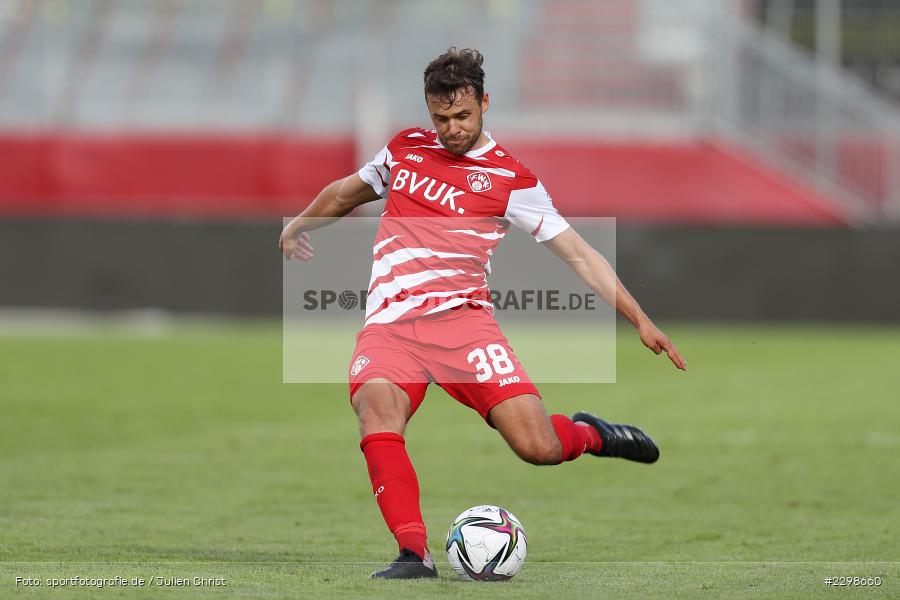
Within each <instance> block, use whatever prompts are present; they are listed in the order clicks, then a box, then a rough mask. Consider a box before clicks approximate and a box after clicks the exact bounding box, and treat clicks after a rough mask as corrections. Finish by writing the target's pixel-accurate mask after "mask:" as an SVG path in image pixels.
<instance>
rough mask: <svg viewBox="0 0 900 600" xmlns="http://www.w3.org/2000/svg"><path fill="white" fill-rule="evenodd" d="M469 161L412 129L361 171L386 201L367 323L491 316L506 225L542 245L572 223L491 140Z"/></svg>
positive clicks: (428, 132) (432, 135)
mask: <svg viewBox="0 0 900 600" xmlns="http://www.w3.org/2000/svg"><path fill="white" fill-rule="evenodd" d="M485 135H486V136H487V137H488V140H489V141H488V143H487V144H485V145H484V146H482V147H481V148H478V149H477V150H472V151H470V152H467V153H466V154H464V155H456V154H453V153H451V152H449V151H448V150H446V149H445V148H444V147H443V146H442V145H441V143H440V141H439V140H438V139H437V134H436V133H435V131H433V130H426V129H407V130H405V131H401V132H400V133H398V134H397V135H396V136H394V138H393V139H392V140H391V141H390V142H388V145H387V146H385V147H384V148H383V149H382V150H381V152H379V153H378V154H377V155H376V156H375V158H374V159H373V160H372V161H371V162H369V163H366V165H365V166H364V167H363V168H362V169H360V170H359V176H360V177H361V178H362V180H363V181H365V182H366V183H368V184H369V185H371V186H372V188H373V189H374V190H375V191H376V192H377V193H378V194H379V195H380V196H381V197H382V198H387V203H386V205H385V211H384V213H382V216H381V222H380V224H379V228H378V233H377V234H376V237H375V244H374V247H373V248H372V253H373V260H374V262H373V265H372V278H371V280H370V281H369V291H368V300H367V302H366V325H372V324H379V323H381V324H383V323H392V322H395V321H398V320H401V319H410V318H415V317H420V316H423V315H429V314H434V313H438V312H441V311H444V310H449V309H453V308H458V307H461V306H463V305H466V306H468V307H473V308H483V309H484V310H486V311H488V312H492V309H493V307H492V306H491V303H490V291H489V288H488V284H487V280H486V276H487V275H488V274H490V257H491V254H492V253H493V250H494V248H495V247H496V246H497V244H498V243H499V242H500V240H501V239H503V237H504V236H505V235H506V233H507V230H508V228H509V224H513V225H516V226H517V227H520V228H522V229H524V230H525V231H527V232H528V233H530V234H531V236H532V237H533V238H534V239H535V240H537V241H538V242H543V241H546V240H549V239H552V238H553V237H555V236H557V235H559V234H560V233H562V232H563V231H565V230H566V229H567V228H568V227H569V225H568V223H566V221H565V220H564V219H563V218H562V217H561V216H560V215H559V213H558V212H557V211H556V209H555V208H554V207H553V203H552V201H551V199H550V196H549V195H548V194H547V191H546V190H545V189H544V186H543V185H541V182H540V181H538V179H537V177H535V176H534V174H533V173H532V172H531V171H529V170H528V169H527V168H526V167H525V166H524V165H522V163H520V162H519V161H517V160H516V159H515V158H513V157H512V156H510V154H509V153H508V152H507V151H506V150H505V149H503V148H502V147H501V146H499V145H498V144H497V142H495V141H494V140H493V139H491V138H490V134H488V133H487V132H485Z"/></svg>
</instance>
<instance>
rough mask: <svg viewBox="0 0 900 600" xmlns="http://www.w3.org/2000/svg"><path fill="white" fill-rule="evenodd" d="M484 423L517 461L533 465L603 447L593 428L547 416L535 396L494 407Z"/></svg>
mask: <svg viewBox="0 0 900 600" xmlns="http://www.w3.org/2000/svg"><path fill="white" fill-rule="evenodd" d="M487 419H488V422H489V423H490V424H491V425H493V426H494V428H496V429H497V431H499V432H500V435H502V436H503V439H504V440H506V443H507V444H509V447H510V448H511V449H512V450H513V452H515V453H516V454H517V455H518V456H519V458H521V459H522V460H524V461H526V462H529V463H531V464H534V465H557V464H559V463H561V462H565V461H570V460H575V459H576V458H578V457H579V456H581V455H582V454H583V453H584V452H585V451H589V452H591V451H599V450H600V447H601V445H602V440H601V439H600V436H599V435H598V433H597V432H596V431H595V430H594V429H593V428H591V427H588V426H586V425H584V424H578V423H575V422H573V421H572V420H571V419H570V418H569V417H567V416H565V415H552V416H548V415H547V411H546V410H545V409H544V405H543V403H542V402H541V399H540V397H538V396H537V395H535V394H520V395H518V396H513V397H512V398H507V399H505V400H503V401H502V402H500V403H498V404H495V405H494V406H493V408H491V409H490V411H489V413H488V417H487Z"/></svg>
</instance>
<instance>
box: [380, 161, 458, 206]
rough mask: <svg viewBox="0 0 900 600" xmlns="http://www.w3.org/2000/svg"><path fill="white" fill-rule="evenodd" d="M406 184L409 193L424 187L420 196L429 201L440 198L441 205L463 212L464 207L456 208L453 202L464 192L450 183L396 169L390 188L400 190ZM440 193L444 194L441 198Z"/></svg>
mask: <svg viewBox="0 0 900 600" xmlns="http://www.w3.org/2000/svg"><path fill="white" fill-rule="evenodd" d="M438 183H440V184H441V185H440V187H438V188H437V190H435V189H434V188H435V186H436V185H437V184H438ZM407 184H409V193H410V194H415V193H416V191H418V190H420V189H422V188H423V187H424V188H425V189H424V190H422V197H423V198H425V199H426V200H428V201H429V202H436V201H437V199H438V198H440V199H441V206H447V208H449V209H450V210H453V211H456V212H458V213H459V214H463V213H464V212H465V209H464V208H463V207H461V206H460V207H459V208H457V206H456V202H455V200H456V198H457V197H459V196H462V195H464V194H465V192H464V191H462V190H458V189H456V187H454V186H452V185H447V184H446V183H443V182H438V180H437V179H432V178H431V177H422V176H420V175H419V174H418V173H416V172H415V171H409V170H407V169H398V170H397V174H396V175H394V177H393V181H392V182H391V189H392V190H397V191H401V190H403V189H404V188H405V187H406V185H407ZM426 184H427V185H426ZM470 185H471V184H470ZM441 194H444V197H443V198H441Z"/></svg>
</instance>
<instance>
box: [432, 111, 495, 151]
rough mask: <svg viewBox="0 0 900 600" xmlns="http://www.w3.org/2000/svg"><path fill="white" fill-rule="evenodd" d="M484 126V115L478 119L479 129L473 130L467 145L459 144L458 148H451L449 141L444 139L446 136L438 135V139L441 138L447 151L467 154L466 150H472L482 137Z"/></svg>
mask: <svg viewBox="0 0 900 600" xmlns="http://www.w3.org/2000/svg"><path fill="white" fill-rule="evenodd" d="M483 128H484V117H481V118H479V119H478V129H477V130H476V131H473V132H472V137H470V138H469V139H468V141H467V142H466V145H465V146H461V147H459V146H457V147H456V148H458V149H456V150H451V148H450V146H448V145H447V142H446V141H445V140H444V138H442V137H438V139H439V140H440V142H441V144H442V145H443V146H444V148H445V149H446V150H447V152H449V153H451V154H457V155H460V156H461V155H463V154H465V153H466V152H468V151H469V150H471V149H472V146H474V145H475V143H476V142H477V141H478V139H479V138H481V131H482V129H483Z"/></svg>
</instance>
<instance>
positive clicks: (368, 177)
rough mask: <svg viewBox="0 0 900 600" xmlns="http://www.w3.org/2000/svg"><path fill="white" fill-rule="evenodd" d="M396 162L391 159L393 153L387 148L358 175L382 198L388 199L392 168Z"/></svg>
mask: <svg viewBox="0 0 900 600" xmlns="http://www.w3.org/2000/svg"><path fill="white" fill-rule="evenodd" d="M393 165H394V161H393V160H392V157H391V151H390V150H388V149H387V146H385V147H384V148H382V149H381V152H379V153H378V154H376V155H375V158H373V159H372V160H371V162H367V163H366V164H365V165H363V168H362V169H360V170H359V171H358V172H357V174H358V175H359V178H360V179H362V180H363V181H365V182H366V183H368V184H369V185H370V186H372V189H373V190H375V193H376V194H378V195H379V196H381V197H382V198H387V196H388V191H389V190H390V187H391V186H390V184H391V166H393Z"/></svg>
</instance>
